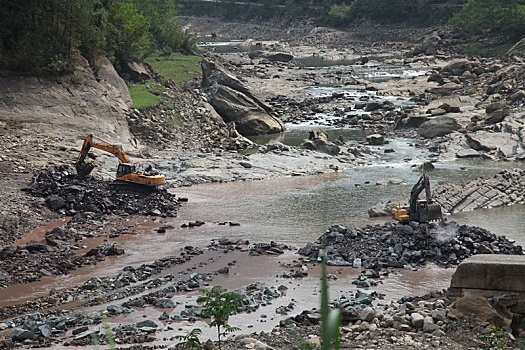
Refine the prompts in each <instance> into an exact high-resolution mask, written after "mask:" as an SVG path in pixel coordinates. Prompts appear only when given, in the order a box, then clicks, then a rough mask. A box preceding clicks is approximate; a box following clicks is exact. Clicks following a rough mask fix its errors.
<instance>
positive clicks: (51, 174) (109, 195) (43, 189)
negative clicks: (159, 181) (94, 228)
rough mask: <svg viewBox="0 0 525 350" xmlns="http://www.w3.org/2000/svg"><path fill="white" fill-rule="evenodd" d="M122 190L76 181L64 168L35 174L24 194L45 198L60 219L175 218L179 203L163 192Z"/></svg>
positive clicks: (101, 183)
mask: <svg viewBox="0 0 525 350" xmlns="http://www.w3.org/2000/svg"><path fill="white" fill-rule="evenodd" d="M134 189H135V188H133V189H132V188H131V186H130V188H129V189H127V188H125V186H113V185H112V183H111V182H107V181H103V180H101V179H96V178H94V177H88V178H86V179H81V178H79V177H78V176H77V175H76V173H75V172H74V170H73V169H72V168H70V167H67V166H60V167H57V168H51V169H48V170H47V171H43V172H41V173H40V174H38V175H37V176H36V177H35V178H33V181H32V182H31V184H30V185H29V186H28V187H26V188H25V189H24V190H25V191H26V192H28V193H29V194H31V195H33V196H37V197H42V198H45V202H46V205H47V206H48V207H49V208H50V209H51V210H53V211H55V212H58V213H60V214H63V215H69V216H75V215H76V214H79V213H86V212H92V213H96V214H108V215H123V214H129V215H158V216H171V217H173V216H176V214H177V210H178V207H179V203H178V201H177V199H176V197H175V195H173V194H171V193H168V192H167V190H166V189H161V188H153V189H151V190H150V191H136V190H135V191H134Z"/></svg>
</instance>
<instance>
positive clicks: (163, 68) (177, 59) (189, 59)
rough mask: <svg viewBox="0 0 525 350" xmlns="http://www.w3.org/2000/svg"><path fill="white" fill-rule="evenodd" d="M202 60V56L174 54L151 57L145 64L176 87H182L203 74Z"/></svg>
mask: <svg viewBox="0 0 525 350" xmlns="http://www.w3.org/2000/svg"><path fill="white" fill-rule="evenodd" d="M201 60H202V58H201V57H200V56H192V55H180V54H172V55H169V56H159V55H155V56H150V57H147V58H146V59H145V62H146V63H148V64H149V65H150V66H151V67H152V68H153V70H155V72H157V73H159V74H160V75H162V76H163V77H164V78H166V79H171V80H172V81H173V83H175V85H181V84H183V83H185V82H186V81H188V80H190V79H192V78H194V77H197V76H199V75H200V74H201V66H200V63H201Z"/></svg>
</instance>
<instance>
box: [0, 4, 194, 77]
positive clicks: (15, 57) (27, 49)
mask: <svg viewBox="0 0 525 350" xmlns="http://www.w3.org/2000/svg"><path fill="white" fill-rule="evenodd" d="M179 7H180V6H179V5H178V2H177V1H176V0H28V1H4V2H2V4H0V28H2V29H1V30H0V69H1V70H4V71H5V70H8V71H13V72H19V73H26V74H39V73H43V72H51V73H59V72H62V71H64V70H66V69H67V68H68V65H69V64H70V62H71V60H72V59H73V58H75V57H76V56H77V55H79V54H80V55H83V56H84V57H86V58H87V59H88V60H89V61H90V62H94V60H95V58H96V57H97V56H100V55H106V56H108V57H109V58H110V59H111V60H112V62H113V63H114V64H115V65H116V66H117V67H118V66H119V64H121V63H122V62H125V61H126V60H128V59H130V58H138V59H143V58H144V57H146V56H148V55H150V54H152V53H154V52H157V53H160V54H169V53H172V52H174V51H176V50H185V51H187V52H191V51H193V50H194V49H195V41H194V40H193V39H192V37H191V36H190V35H189V34H187V33H185V32H184V31H183V30H182V29H181V28H180V26H179V25H178V23H177V20H176V15H177V11H178V9H179Z"/></svg>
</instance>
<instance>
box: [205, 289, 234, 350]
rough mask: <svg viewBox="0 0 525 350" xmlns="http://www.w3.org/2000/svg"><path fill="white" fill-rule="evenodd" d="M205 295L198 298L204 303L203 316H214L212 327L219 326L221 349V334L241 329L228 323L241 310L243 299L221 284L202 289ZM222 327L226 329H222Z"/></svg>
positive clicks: (218, 335) (218, 333)
mask: <svg viewBox="0 0 525 350" xmlns="http://www.w3.org/2000/svg"><path fill="white" fill-rule="evenodd" d="M199 291H200V292H201V293H202V294H204V296H201V297H199V298H198V299H197V302H198V303H204V308H203V310H202V311H201V316H202V317H205V318H213V321H212V322H211V323H210V327H217V337H218V339H219V349H221V336H225V335H226V334H228V333H231V332H235V331H239V330H240V328H239V327H232V326H230V325H229V324H228V318H229V317H230V315H232V314H233V313H234V312H236V311H237V310H239V307H240V306H241V299H240V297H239V295H237V294H236V293H232V292H228V291H227V290H226V289H223V288H222V287H221V286H215V287H213V288H212V289H211V290H207V289H200V290H199ZM221 329H224V330H223V331H221Z"/></svg>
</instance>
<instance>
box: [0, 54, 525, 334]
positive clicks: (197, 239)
mask: <svg viewBox="0 0 525 350" xmlns="http://www.w3.org/2000/svg"><path fill="white" fill-rule="evenodd" d="M312 64H313V63H312ZM356 69H357V68H356ZM356 71H357V72H361V73H359V74H363V76H364V75H366V74H371V75H373V76H375V77H377V79H380V80H384V79H410V77H411V76H415V75H419V74H421V71H418V70H415V71H414V70H411V68H410V67H385V69H384V70H381V69H376V68H374V69H373V70H372V69H370V68H368V70H366V69H362V70H361V71H359V70H356ZM334 91H336V92H343V93H345V94H361V93H362V92H360V91H355V90H351V89H346V88H342V87H341V88H337V87H330V86H329V87H310V88H305V89H304V90H303V92H304V94H305V95H307V96H320V95H322V94H324V93H327V94H330V93H333V92H334ZM369 93H370V94H373V92H369ZM378 98H381V99H390V100H391V101H393V102H394V104H395V105H396V104H397V105H399V104H403V103H408V101H407V100H403V99H400V98H398V97H394V96H391V97H389V96H381V97H378ZM329 118H331V116H330V115H323V114H320V115H319V116H318V118H317V119H315V120H314V121H313V122H312V121H310V122H309V123H302V124H301V123H300V124H289V125H287V127H288V131H287V132H286V133H284V134H281V135H277V136H269V137H261V138H258V139H257V140H256V141H257V142H259V143H266V142H270V141H279V142H283V143H285V144H288V145H293V146H296V145H298V144H299V143H300V142H301V141H302V140H303V139H304V138H307V135H308V132H309V131H310V130H311V129H312V128H314V127H320V126H321V127H325V126H324V125H326V123H324V122H326V120H328V119H329ZM325 130H326V132H327V134H328V136H329V138H330V139H337V138H340V137H343V139H344V140H345V142H346V143H347V144H349V145H351V144H359V143H363V141H364V138H365V137H366V135H367V132H366V131H363V130H360V129H340V128H339V129H336V128H331V127H325ZM387 141H388V143H387V144H385V145H383V146H377V147H376V148H375V149H374V151H375V152H376V153H377V154H380V155H381V158H380V159H379V160H377V161H373V162H370V163H369V164H366V165H363V166H357V167H354V168H352V169H348V170H344V171H334V172H332V173H327V174H321V175H316V176H303V177H276V178H270V179H265V180H260V181H239V182H231V183H213V184H204V185H197V186H192V187H182V188H175V189H172V190H171V191H172V192H173V193H175V194H177V196H179V197H187V198H188V199H189V201H188V203H183V205H182V208H181V209H180V211H179V215H178V217H177V218H175V219H162V220H161V221H162V222H161V223H160V222H159V221H153V220H152V218H135V219H133V220H132V221H130V222H129V224H130V225H135V224H137V223H140V224H141V229H140V230H139V231H140V232H139V233H138V234H137V235H124V236H121V237H119V238H116V239H111V241H113V242H116V243H118V245H119V247H121V248H123V249H124V250H125V251H126V254H125V255H124V256H121V257H118V258H113V257H108V258H107V259H106V261H104V262H101V263H99V264H97V265H96V266H90V267H85V268H82V269H78V270H76V271H74V272H73V273H72V274H71V275H68V276H58V277H57V276H50V277H45V278H43V279H42V281H40V282H34V283H30V284H27V285H24V286H13V287H9V288H6V289H4V290H2V291H0V306H1V305H8V304H12V303H19V302H21V301H23V300H28V299H30V298H34V297H37V296H42V295H46V294H47V293H48V291H49V289H50V288H52V287H53V288H56V289H57V290H60V289H64V288H68V287H72V286H74V285H77V284H79V283H82V282H83V281H86V280H87V279H89V278H90V277H93V276H106V275H112V274H117V273H119V272H120V271H121V270H122V268H124V267H125V266H128V265H131V266H137V265H140V264H144V263H149V262H152V261H154V260H155V259H159V258H161V257H163V256H168V255H173V254H174V253H176V252H178V251H179V250H180V249H181V248H183V247H184V246H186V245H194V246H205V245H207V244H208V243H209V242H210V240H211V239H215V238H220V237H228V238H239V239H241V238H242V239H245V240H249V241H250V242H253V243H255V242H270V241H275V242H278V243H284V244H288V245H290V246H293V247H296V248H299V247H302V246H303V245H305V244H306V243H308V242H311V241H315V240H316V239H317V238H318V237H319V236H320V235H322V234H323V232H324V231H325V230H326V229H327V228H329V227H330V225H332V224H343V225H348V226H363V225H366V224H380V223H382V222H384V221H385V220H390V219H389V218H376V219H370V218H369V217H368V213H367V211H368V209H369V208H370V207H371V206H373V205H374V204H375V203H376V202H378V201H379V200H381V199H390V198H393V197H396V196H404V197H405V198H408V195H409V193H410V189H411V188H412V185H413V184H414V183H415V182H417V180H418V179H419V177H420V176H421V174H420V173H419V172H417V171H414V169H415V167H416V166H417V165H419V164H421V163H423V162H424V161H427V160H435V155H433V154H431V153H430V152H429V151H427V150H426V149H424V148H423V147H422V146H421V144H420V142H419V141H418V140H413V139H406V138H387ZM386 149H393V150H394V152H385V150H386ZM434 165H435V169H434V170H432V171H429V172H428V174H429V176H430V179H431V182H432V183H437V182H440V181H446V182H452V183H463V182H466V181H468V180H470V179H474V178H477V177H480V176H484V177H490V176H492V175H494V174H495V173H497V172H498V171H500V170H501V169H504V168H512V167H518V166H519V167H523V165H521V163H511V162H492V161H482V160H454V161H441V162H435V164H434ZM391 179H401V180H403V184H397V185H394V184H389V185H378V184H377V182H378V181H380V180H381V181H382V180H387V181H388V180H391ZM524 214H525V206H524V205H515V206H512V207H502V208H496V209H487V210H484V209H482V210H477V211H473V212H465V213H458V214H454V215H452V216H449V217H447V220H455V221H457V222H458V223H460V224H469V225H476V226H480V227H483V228H487V229H489V230H490V231H492V232H494V233H496V234H498V235H506V236H507V237H508V238H512V239H514V240H515V241H516V242H517V243H518V244H521V245H524V244H525V232H524V231H523V230H522V227H521V226H522V218H523V216H524ZM119 220H123V221H127V220H128V219H127V218H122V219H119ZM196 220H201V221H204V222H205V224H204V225H202V226H200V227H194V228H181V225H182V224H183V223H187V222H189V221H196ZM224 222H235V223H238V224H239V225H238V226H237V225H235V226H231V225H219V223H224ZM160 224H168V225H173V226H174V228H173V229H168V230H167V232H166V233H165V234H158V233H156V232H155V231H154V229H155V228H156V227H157V226H158V225H160ZM100 243H102V242H101V241H100V240H88V241H87V242H86V244H87V248H86V249H89V247H92V246H94V245H96V244H100ZM207 254H208V253H207ZM212 255H213V254H212ZM209 256H210V255H209V254H208V255H205V256H203V257H200V258H195V259H194V261H193V262H192V263H191V265H192V266H198V264H199V262H203V261H205V259H206V258H209ZM298 258H299V257H298V256H297V255H295V254H294V252H293V251H291V252H287V253H286V254H285V255H283V256H279V257H256V258H253V257H247V256H246V254H245V255H243V254H237V255H233V256H232V257H229V258H224V254H220V253H217V254H215V257H214V259H215V262H214V264H210V265H209V266H208V267H207V269H208V270H209V271H214V270H213V269H217V268H220V267H223V266H225V265H226V264H228V263H229V262H231V261H233V260H235V261H236V263H235V267H234V268H232V270H233V272H232V274H231V275H230V276H227V277H224V276H219V277H217V278H216V279H215V280H214V283H217V284H222V285H223V286H225V287H226V288H232V289H234V288H244V287H246V285H248V284H250V283H253V282H255V281H256V282H261V283H263V284H265V285H272V284H275V283H277V281H278V279H277V278H276V274H278V273H279V272H282V270H283V268H282V267H281V263H282V262H292V261H293V260H296V259H298ZM184 268H187V266H185V267H184ZM284 270H285V269H284ZM181 271H182V267H176V268H173V269H171V270H170V271H165V273H166V274H167V273H172V274H173V275H177V274H180V273H182V272H181ZM329 272H330V273H333V274H334V275H336V276H337V277H338V278H337V280H334V281H331V282H330V290H331V296H332V297H336V296H338V295H340V294H342V293H347V292H349V291H355V290H356V287H355V286H353V285H350V283H349V280H350V279H352V278H353V277H355V276H356V275H357V274H358V273H359V270H357V269H352V268H330V271H329ZM452 273H453V269H441V268H437V267H434V266H429V267H427V268H425V269H422V270H420V271H403V270H399V271H397V273H395V274H391V276H389V277H388V278H386V279H385V280H383V284H381V285H379V286H378V287H377V290H378V291H380V292H381V293H384V294H385V299H386V300H396V299H398V298H400V297H402V296H404V295H408V294H418V295H420V294H422V293H426V292H428V291H431V290H436V289H437V290H441V289H443V288H447V287H448V284H449V280H450V276H451V274H452ZM163 274H164V273H163ZM318 282H319V270H318V267H311V268H309V276H308V277H306V278H303V279H299V280H290V281H288V282H287V283H286V285H287V287H288V288H289V289H288V292H287V293H286V296H284V297H283V298H280V299H278V300H276V302H275V303H274V304H273V305H266V306H264V307H262V308H261V309H260V310H259V311H257V312H256V313H255V314H251V315H237V316H234V317H232V319H231V323H232V324H234V325H237V324H241V325H242V327H241V328H242V330H243V331H253V330H257V331H262V330H265V331H269V330H271V329H272V328H273V327H274V326H275V325H276V324H277V323H278V321H279V320H281V319H283V318H284V316H277V315H275V308H276V307H278V306H281V305H286V304H288V303H290V302H291V301H293V302H295V303H296V305H300V307H298V308H297V309H296V310H295V311H294V313H298V312H300V311H302V310H303V309H306V308H312V307H315V306H317V305H318ZM279 283H282V282H279ZM349 286H350V287H349ZM196 295H197V293H192V294H190V295H187V294H181V295H176V296H174V299H175V300H176V301H178V302H180V303H181V305H184V304H185V303H189V302H194V300H195V298H196ZM119 303H120V301H119ZM181 307H183V306H181ZM100 308H101V306H97V307H96V308H92V309H100ZM88 311H89V310H88ZM161 312H162V311H161V310H159V309H156V308H148V309H147V310H141V312H135V313H132V314H129V315H125V316H119V317H116V318H112V319H110V324H111V325H116V324H118V323H130V322H137V321H140V320H142V319H143V317H149V318H151V319H156V318H158V316H159V315H160V313H161ZM263 314H269V315H271V316H270V317H269V318H266V317H263V316H262V315H263ZM197 325H199V323H197ZM193 327H195V324H188V323H186V322H185V323H184V324H177V325H176V327H175V328H178V329H191V328H193ZM173 333H174V332H173V329H172V330H171V331H168V330H166V332H164V333H163V336H165V338H166V337H169V336H170V335H173ZM175 333H176V331H175ZM179 333H180V332H179ZM210 336H212V335H210Z"/></svg>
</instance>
